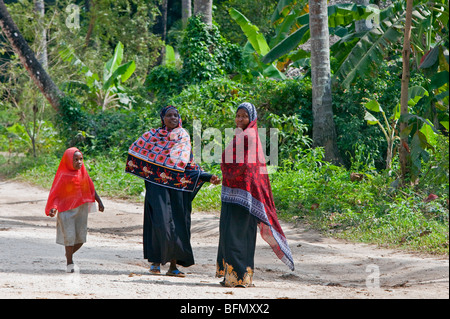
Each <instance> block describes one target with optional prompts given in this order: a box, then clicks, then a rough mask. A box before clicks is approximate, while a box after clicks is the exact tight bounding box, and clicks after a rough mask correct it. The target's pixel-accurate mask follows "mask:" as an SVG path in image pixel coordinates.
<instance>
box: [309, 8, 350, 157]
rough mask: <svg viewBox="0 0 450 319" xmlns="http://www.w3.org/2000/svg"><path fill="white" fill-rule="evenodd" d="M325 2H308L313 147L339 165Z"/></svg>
mask: <svg viewBox="0 0 450 319" xmlns="http://www.w3.org/2000/svg"><path fill="white" fill-rule="evenodd" d="M327 10H328V9H327V0H309V27H310V32H311V80H312V109H313V145H314V146H315V147H317V146H319V147H323V148H324V150H325V160H326V161H329V162H332V163H335V164H339V163H341V162H342V161H341V159H340V156H339V151H338V148H337V143H336V129H335V125H334V120H333V107H332V103H331V102H332V100H331V68H330V43H329V37H330V36H329V32H328V13H327Z"/></svg>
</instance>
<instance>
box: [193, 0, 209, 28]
mask: <svg viewBox="0 0 450 319" xmlns="http://www.w3.org/2000/svg"><path fill="white" fill-rule="evenodd" d="M212 5H213V0H194V14H195V15H197V14H201V15H202V16H203V22H205V23H206V24H207V25H212Z"/></svg>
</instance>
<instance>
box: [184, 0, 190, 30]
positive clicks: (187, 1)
mask: <svg viewBox="0 0 450 319" xmlns="http://www.w3.org/2000/svg"><path fill="white" fill-rule="evenodd" d="M191 15H192V0H182V1H181V17H182V18H181V19H182V21H183V29H185V28H186V27H187V23H188V20H189V18H190V17H191Z"/></svg>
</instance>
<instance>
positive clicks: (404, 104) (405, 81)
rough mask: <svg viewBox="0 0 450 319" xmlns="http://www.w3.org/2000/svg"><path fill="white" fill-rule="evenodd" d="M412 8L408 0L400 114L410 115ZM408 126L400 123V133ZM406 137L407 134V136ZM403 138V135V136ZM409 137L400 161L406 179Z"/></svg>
mask: <svg viewBox="0 0 450 319" xmlns="http://www.w3.org/2000/svg"><path fill="white" fill-rule="evenodd" d="M412 8H413V0H407V2H406V17H405V33H404V38H403V50H402V55H403V73H402V86H401V97H400V114H401V115H406V114H408V112H409V110H408V86H409V79H410V77H411V76H410V71H409V57H410V54H411V24H412ZM407 126H408V123H407V122H405V121H401V122H400V132H401V131H403V130H404V129H405V128H406V127H407ZM405 135H406V134H405ZM402 136H403V134H402ZM407 147H408V136H403V137H402V141H401V145H400V147H399V161H400V167H401V170H402V177H403V178H405V177H406V175H407V173H408V172H409V167H410V165H409V160H408V150H407Z"/></svg>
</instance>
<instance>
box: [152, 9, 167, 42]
mask: <svg viewBox="0 0 450 319" xmlns="http://www.w3.org/2000/svg"><path fill="white" fill-rule="evenodd" d="M168 2H169V0H162V1H161V4H160V5H158V9H159V12H160V13H161V14H160V15H159V16H158V17H157V18H156V23H155V26H154V27H153V31H154V32H155V33H156V34H158V35H159V36H160V37H161V40H162V41H166V36H167V9H168V8H167V6H168Z"/></svg>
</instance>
